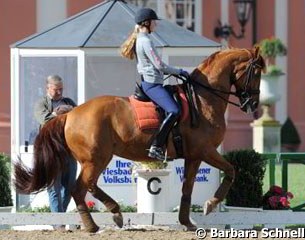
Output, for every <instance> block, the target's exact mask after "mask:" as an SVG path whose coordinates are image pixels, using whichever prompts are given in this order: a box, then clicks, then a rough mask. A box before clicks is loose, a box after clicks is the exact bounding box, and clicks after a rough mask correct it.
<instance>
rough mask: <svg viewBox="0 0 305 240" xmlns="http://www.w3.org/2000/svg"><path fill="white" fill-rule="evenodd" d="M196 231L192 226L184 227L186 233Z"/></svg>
mask: <svg viewBox="0 0 305 240" xmlns="http://www.w3.org/2000/svg"><path fill="white" fill-rule="evenodd" d="M196 230H197V227H196V226H195V225H194V224H191V223H190V224H189V225H187V226H186V231H188V232H194V231H196Z"/></svg>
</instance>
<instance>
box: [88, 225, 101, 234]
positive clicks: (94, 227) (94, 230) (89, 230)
mask: <svg viewBox="0 0 305 240" xmlns="http://www.w3.org/2000/svg"><path fill="white" fill-rule="evenodd" d="M99 229H100V228H99V227H98V226H92V227H89V228H86V232H89V233H96V232H97V231H98V230H99Z"/></svg>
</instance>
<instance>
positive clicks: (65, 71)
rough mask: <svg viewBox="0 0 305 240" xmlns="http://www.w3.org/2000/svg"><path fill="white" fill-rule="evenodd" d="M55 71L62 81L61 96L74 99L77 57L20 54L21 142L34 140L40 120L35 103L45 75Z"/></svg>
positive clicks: (42, 94) (75, 95) (43, 86)
mask: <svg viewBox="0 0 305 240" xmlns="http://www.w3.org/2000/svg"><path fill="white" fill-rule="evenodd" d="M54 74H57V75H59V76H61V77H62V79H63V81H64V96H67V97H70V98H71V99H73V100H74V101H75V102H76V103H77V57H21V61H20V96H19V98H20V119H19V122H20V143H19V144H20V145H24V144H25V141H29V144H32V143H33V142H34V139H35V137H36V134H37V132H38V127H39V124H38V122H37V121H36V120H35V118H34V106H35V104H36V102H37V101H38V100H39V99H40V98H41V97H42V96H44V95H45V93H46V92H45V81H46V77H47V76H48V75H54Z"/></svg>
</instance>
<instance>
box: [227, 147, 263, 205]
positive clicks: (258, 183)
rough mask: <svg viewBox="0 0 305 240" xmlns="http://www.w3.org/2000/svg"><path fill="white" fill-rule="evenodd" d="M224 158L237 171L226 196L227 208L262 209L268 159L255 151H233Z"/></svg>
mask: <svg viewBox="0 0 305 240" xmlns="http://www.w3.org/2000/svg"><path fill="white" fill-rule="evenodd" d="M224 158H225V159H226V160H227V161H228V162H230V163H231V164H232V165H233V166H234V169H235V180H234V182H233V184H232V186H231V188H230V190H229V192H228V194H227V196H226V199H225V200H226V206H225V208H230V206H231V207H242V208H261V207H262V200H263V179H264V176H265V170H266V159H265V158H264V157H263V156H262V155H261V154H259V153H257V152H255V151H254V150H253V149H244V150H236V151H231V152H228V153H227V154H225V155H224Z"/></svg>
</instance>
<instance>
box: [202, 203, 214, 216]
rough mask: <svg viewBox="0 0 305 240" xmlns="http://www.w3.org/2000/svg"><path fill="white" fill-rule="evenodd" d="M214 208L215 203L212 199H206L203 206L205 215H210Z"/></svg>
mask: <svg viewBox="0 0 305 240" xmlns="http://www.w3.org/2000/svg"><path fill="white" fill-rule="evenodd" d="M213 209H214V205H213V203H212V202H211V201H209V200H208V201H206V202H205V203H204V206H203V214H204V215H208V214H209V213H211V212H212V211H213Z"/></svg>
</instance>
